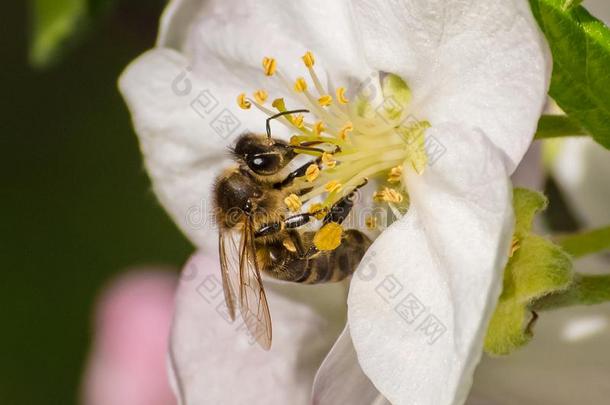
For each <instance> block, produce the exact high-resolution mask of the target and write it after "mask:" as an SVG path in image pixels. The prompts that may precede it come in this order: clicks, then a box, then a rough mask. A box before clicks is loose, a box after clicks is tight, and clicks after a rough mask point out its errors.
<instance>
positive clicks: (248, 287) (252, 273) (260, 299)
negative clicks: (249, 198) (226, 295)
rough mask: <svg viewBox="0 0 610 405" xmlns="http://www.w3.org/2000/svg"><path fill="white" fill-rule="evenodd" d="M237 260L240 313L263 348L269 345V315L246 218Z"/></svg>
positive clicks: (251, 233)
mask: <svg viewBox="0 0 610 405" xmlns="http://www.w3.org/2000/svg"><path fill="white" fill-rule="evenodd" d="M240 249H241V254H240V260H239V265H240V268H239V273H240V289H239V303H240V305H239V306H240V308H241V315H242V317H243V318H244V322H245V324H246V326H247V327H248V330H249V331H250V333H251V334H252V336H253V337H254V338H255V339H256V341H257V342H258V343H259V344H260V345H261V347H262V348H263V349H265V350H269V348H270V347H271V315H270V314H269V305H268V304H267V297H266V295H265V290H264V288H263V281H262V279H261V275H260V271H259V269H258V263H257V261H256V247H255V245H254V232H253V230H252V224H251V223H250V221H249V220H246V224H245V227H244V232H243V234H242V239H241V246H240Z"/></svg>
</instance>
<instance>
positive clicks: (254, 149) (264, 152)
mask: <svg viewBox="0 0 610 405" xmlns="http://www.w3.org/2000/svg"><path fill="white" fill-rule="evenodd" d="M232 152H233V155H234V156H235V157H236V159H237V160H239V161H241V162H243V163H245V164H246V165H247V166H248V168H249V169H250V170H252V171H253V172H254V173H256V174H258V175H261V176H266V175H272V174H276V173H278V172H279V171H280V170H282V169H283V168H284V167H285V166H286V165H287V164H288V163H289V162H290V161H291V160H292V159H293V158H294V157H295V156H296V153H295V152H294V150H293V148H292V147H291V146H290V145H289V144H287V143H286V142H284V141H281V140H278V139H273V138H269V137H267V136H265V135H256V134H253V133H245V134H243V135H241V136H240V137H239V139H238V140H237V143H236V144H235V147H234V148H233V149H232Z"/></svg>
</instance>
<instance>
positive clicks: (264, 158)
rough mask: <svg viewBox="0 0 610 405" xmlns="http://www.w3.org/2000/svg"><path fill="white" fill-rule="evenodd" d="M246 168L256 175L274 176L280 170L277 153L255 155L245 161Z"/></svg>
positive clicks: (279, 160)
mask: <svg viewBox="0 0 610 405" xmlns="http://www.w3.org/2000/svg"><path fill="white" fill-rule="evenodd" d="M247 163H248V167H249V168H250V169H251V170H252V171H253V172H254V173H256V174H263V175H264V174H275V173H277V172H278V171H279V170H280V169H281V159H280V156H279V155H278V154H277V153H257V154H256V155H253V156H251V157H249V158H248V159H247Z"/></svg>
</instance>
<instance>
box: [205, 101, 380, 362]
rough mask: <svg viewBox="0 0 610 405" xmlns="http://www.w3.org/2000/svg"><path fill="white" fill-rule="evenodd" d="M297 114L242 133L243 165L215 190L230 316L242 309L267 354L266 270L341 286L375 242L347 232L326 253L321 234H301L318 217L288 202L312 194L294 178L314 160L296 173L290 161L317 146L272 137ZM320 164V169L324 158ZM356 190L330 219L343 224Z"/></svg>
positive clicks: (237, 154)
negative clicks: (261, 130)
mask: <svg viewBox="0 0 610 405" xmlns="http://www.w3.org/2000/svg"><path fill="white" fill-rule="evenodd" d="M297 112H306V110H295V111H286V112H283V113H280V114H276V115H275V116H272V117H269V118H268V119H267V134H266V135H257V134H253V133H245V134H242V135H241V136H240V137H239V139H238V140H237V142H236V144H235V146H234V148H233V149H232V155H233V158H234V160H235V162H236V165H235V166H234V167H231V168H229V169H227V170H226V171H225V172H224V173H222V174H221V175H220V176H219V177H218V178H217V180H216V184H215V186H214V195H215V201H214V202H215V206H216V212H217V213H218V215H217V216H216V221H217V227H218V230H219V244H218V246H219V255H220V267H221V273H222V274H221V275H222V282H223V288H224V296H225V301H226V304H227V307H228V311H229V315H230V317H231V319H233V320H234V319H235V312H236V307H239V309H240V312H241V316H242V318H243V320H244V322H245V324H246V326H247V327H248V329H249V331H250V333H251V334H252V335H253V337H254V338H255V339H256V340H257V342H258V343H259V344H260V346H261V347H263V348H264V349H265V350H268V349H269V348H270V347H271V340H272V328H271V316H270V313H269V306H268V303H267V299H266V296H265V290H264V288H263V282H262V279H261V271H262V272H265V273H266V274H268V275H270V276H272V277H274V278H276V279H280V280H284V281H291V282H297V283H305V284H315V283H323V282H333V281H340V280H342V279H344V278H345V277H347V276H349V275H351V274H352V273H353V272H354V270H355V269H356V266H357V265H358V263H359V262H360V259H361V258H362V256H363V255H364V253H365V252H366V250H367V249H368V247H369V246H370V244H371V241H370V240H369V238H368V237H367V236H366V235H364V234H363V233H361V232H359V231H357V230H353V229H351V230H347V231H345V232H344V233H343V236H342V240H341V244H340V245H339V247H337V248H336V249H335V250H332V251H319V250H318V249H316V248H315V246H314V244H313V242H312V241H313V237H314V235H315V232H312V231H300V230H298V228H299V227H301V226H303V225H305V224H307V223H309V222H310V221H311V220H313V219H315V218H316V213H301V214H296V215H289V214H290V213H289V211H288V208H287V207H286V205H285V204H284V199H285V198H286V197H287V196H288V195H290V194H291V193H296V194H303V193H305V192H307V189H303V186H302V185H301V186H294V180H295V179H297V178H299V177H302V176H304V175H305V173H306V169H307V168H308V167H309V166H310V165H311V164H312V162H307V163H306V164H304V165H302V166H300V167H298V168H297V169H296V170H293V171H290V169H289V167H288V164H289V163H290V162H291V161H292V160H293V159H294V158H295V157H296V156H297V154H298V153H297V151H296V150H303V149H305V150H306V149H310V150H316V148H313V147H311V146H302V145H299V146H294V145H290V144H288V143H286V142H284V141H282V140H278V139H274V138H272V137H271V131H270V127H269V121H270V120H272V119H274V118H277V117H279V116H281V115H284V114H292V113H297ZM317 150H318V151H322V150H321V149H317ZM313 163H316V164H318V165H319V164H320V159H318V160H316V161H314V162H313ZM300 184H303V183H300ZM299 187H300V188H301V189H299ZM356 192H357V191H356V190H354V191H353V192H352V193H350V194H349V195H347V196H345V197H344V198H342V199H341V200H339V201H338V202H337V203H336V204H335V205H334V206H332V207H331V208H330V209H328V210H327V211H326V212H325V213H324V218H323V219H322V222H323V223H324V224H327V223H329V222H336V223H341V222H343V220H344V219H345V218H346V217H347V215H348V214H349V212H350V210H351V208H352V205H353V196H354V193H356Z"/></svg>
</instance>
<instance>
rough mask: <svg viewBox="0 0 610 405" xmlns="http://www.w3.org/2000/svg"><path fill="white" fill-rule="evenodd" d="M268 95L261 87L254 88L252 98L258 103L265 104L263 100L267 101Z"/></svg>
mask: <svg viewBox="0 0 610 405" xmlns="http://www.w3.org/2000/svg"><path fill="white" fill-rule="evenodd" d="M268 97H269V94H268V93H267V92H266V91H265V90H263V89H260V90H256V91H255V92H254V99H255V100H256V102H257V103H259V104H265V101H267V98H268Z"/></svg>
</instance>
